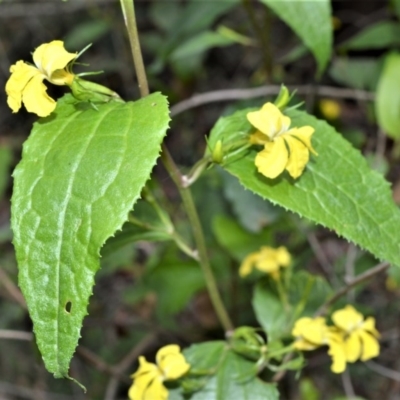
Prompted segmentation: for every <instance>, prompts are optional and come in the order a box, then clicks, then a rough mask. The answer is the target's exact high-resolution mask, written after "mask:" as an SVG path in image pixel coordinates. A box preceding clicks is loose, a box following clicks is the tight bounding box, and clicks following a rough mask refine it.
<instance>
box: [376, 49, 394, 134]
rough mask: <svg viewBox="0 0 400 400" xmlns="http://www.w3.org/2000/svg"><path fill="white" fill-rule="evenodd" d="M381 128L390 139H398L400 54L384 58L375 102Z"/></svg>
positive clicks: (392, 54)
mask: <svg viewBox="0 0 400 400" xmlns="http://www.w3.org/2000/svg"><path fill="white" fill-rule="evenodd" d="M375 109H376V115H377V118H378V123H379V125H380V126H381V128H382V129H383V130H384V131H385V132H386V133H387V134H388V135H389V136H391V137H392V138H395V139H398V138H399V137H400V53H391V54H389V55H388V56H387V57H386V60H385V64H384V67H383V71H382V74H381V76H380V78H379V82H378V88H377V92H376V102H375Z"/></svg>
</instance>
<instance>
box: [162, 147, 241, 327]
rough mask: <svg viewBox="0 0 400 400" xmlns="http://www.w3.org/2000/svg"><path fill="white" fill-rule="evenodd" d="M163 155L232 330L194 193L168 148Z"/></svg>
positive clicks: (214, 297)
mask: <svg viewBox="0 0 400 400" xmlns="http://www.w3.org/2000/svg"><path fill="white" fill-rule="evenodd" d="M161 157H162V159H163V162H164V165H165V167H166V168H167V170H168V172H169V174H170V175H171V177H172V179H173V180H174V182H175V184H176V186H177V188H178V190H179V193H180V195H181V197H182V201H183V205H184V207H185V210H186V213H187V216H188V218H189V221H190V224H191V226H192V230H193V235H194V239H195V242H196V246H197V250H198V253H199V264H200V266H201V268H202V270H203V274H204V278H205V281H206V285H207V289H208V293H209V295H210V299H211V302H212V303H213V306H214V309H215V312H216V313H217V315H218V318H219V320H220V322H221V324H222V326H223V327H224V330H225V331H226V332H229V331H232V330H233V329H234V328H233V324H232V322H231V320H230V318H229V315H228V313H227V311H226V309H225V306H224V303H223V301H222V298H221V296H220V294H219V291H218V287H217V283H216V280H215V277H214V274H213V272H212V269H211V266H210V262H209V259H208V255H207V247H206V242H205V239H204V234H203V228H202V226H201V223H200V219H199V216H198V213H197V209H196V206H195V204H194V201H193V197H192V193H191V191H190V189H189V188H188V187H185V185H184V183H185V180H184V179H183V177H182V175H181V174H180V172H179V170H178V168H177V166H176V164H175V163H174V161H173V159H172V157H171V155H170V154H169V152H168V150H167V149H165V148H164V150H163V152H162V154H161Z"/></svg>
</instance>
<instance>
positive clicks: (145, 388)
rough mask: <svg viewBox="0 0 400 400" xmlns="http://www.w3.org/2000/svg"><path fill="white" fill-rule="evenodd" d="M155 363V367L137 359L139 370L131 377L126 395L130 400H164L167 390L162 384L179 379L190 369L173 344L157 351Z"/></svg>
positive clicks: (141, 358) (178, 349) (144, 360)
mask: <svg viewBox="0 0 400 400" xmlns="http://www.w3.org/2000/svg"><path fill="white" fill-rule="evenodd" d="M156 362H157V365H156V364H153V363H149V362H147V361H146V359H145V358H144V357H143V356H141V357H139V368H138V370H137V371H136V372H135V373H134V374H133V375H132V378H133V379H134V381H133V384H132V386H131V387H130V389H129V393H128V396H129V398H130V400H166V399H167V398H168V390H167V388H166V387H165V386H164V384H163V382H164V381H168V380H175V379H179V378H181V377H182V376H183V375H185V374H186V373H187V372H188V371H189V368H190V365H189V364H188V363H187V362H186V360H185V357H184V356H183V355H182V354H181V349H180V347H179V346H177V345H175V344H171V345H168V346H164V347H162V348H161V349H160V350H158V352H157V354H156Z"/></svg>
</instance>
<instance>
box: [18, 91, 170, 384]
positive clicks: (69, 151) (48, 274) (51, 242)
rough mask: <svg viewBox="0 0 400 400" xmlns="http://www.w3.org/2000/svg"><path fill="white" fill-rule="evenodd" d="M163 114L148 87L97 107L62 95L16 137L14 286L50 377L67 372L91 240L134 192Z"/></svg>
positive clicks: (90, 268) (112, 227) (97, 241)
mask: <svg viewBox="0 0 400 400" xmlns="http://www.w3.org/2000/svg"><path fill="white" fill-rule="evenodd" d="M168 122H169V116H168V106H167V101H166V98H165V97H164V96H162V95H161V94H158V93H156V94H152V95H150V96H148V97H146V98H144V99H142V100H139V101H137V102H134V103H132V102H128V103H117V102H112V103H108V104H104V105H102V106H99V110H98V111H96V110H94V109H93V108H92V107H91V106H90V105H89V104H86V103H79V104H75V102H74V100H73V98H72V96H70V95H68V96H65V97H64V98H63V99H62V100H60V101H59V103H58V105H57V108H56V111H55V112H54V113H53V114H52V115H50V116H49V117H47V118H45V119H41V120H39V121H38V122H37V123H35V125H34V127H33V130H32V133H31V136H30V137H29V138H28V140H27V141H26V142H25V144H24V149H23V157H22V161H21V162H20V163H19V164H18V166H17V168H16V169H15V171H14V193H13V198H12V229H13V231H14V246H15V250H16V255H17V260H18V265H19V285H20V287H21V289H22V291H23V293H24V296H25V299H26V301H27V304H28V308H29V312H30V316H31V318H32V320H33V323H34V330H35V334H36V339H37V343H38V346H39V349H40V351H41V353H42V355H43V359H44V361H45V364H46V367H47V369H48V370H49V371H50V372H52V373H54V375H55V376H56V377H62V376H67V375H68V367H69V362H70V359H71V357H72V354H73V352H74V350H75V347H76V345H77V342H78V339H79V332H80V328H81V325H82V320H83V317H84V315H85V314H86V307H87V303H88V298H89V296H90V294H91V291H92V286H93V283H94V274H95V272H96V271H97V269H98V268H99V251H100V248H101V247H102V245H103V244H104V242H105V241H106V239H107V238H108V237H110V236H111V235H113V233H114V232H115V231H116V230H117V229H120V228H121V226H122V224H123V223H124V221H126V219H127V216H128V212H129V211H130V210H131V208H132V206H133V204H134V203H135V201H136V199H137V198H138V197H139V195H140V192H141V190H142V188H143V186H144V184H145V182H146V181H147V179H148V178H149V176H150V173H151V170H152V168H153V166H154V164H155V162H156V159H157V157H158V155H159V151H160V143H161V141H162V139H163V137H164V135H165V132H166V130H167V128H168Z"/></svg>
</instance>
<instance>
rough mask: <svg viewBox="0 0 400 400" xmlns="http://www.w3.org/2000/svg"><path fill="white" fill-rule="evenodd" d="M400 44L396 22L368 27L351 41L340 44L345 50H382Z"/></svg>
mask: <svg viewBox="0 0 400 400" xmlns="http://www.w3.org/2000/svg"><path fill="white" fill-rule="evenodd" d="M399 44H400V25H399V23H398V22H390V21H382V22H377V23H376V24H374V25H372V26H368V27H366V28H365V29H363V30H362V31H361V32H360V33H358V34H357V35H355V36H353V37H352V38H351V39H349V40H347V41H346V42H344V43H342V44H341V46H340V47H341V48H342V49H346V50H365V49H384V48H386V47H390V46H397V45H399Z"/></svg>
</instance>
